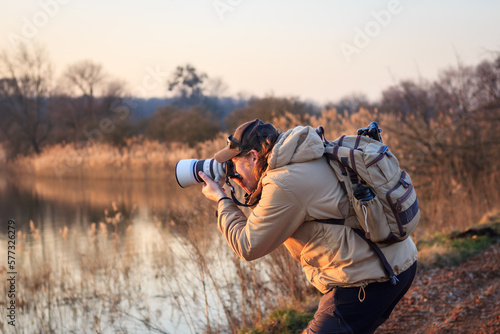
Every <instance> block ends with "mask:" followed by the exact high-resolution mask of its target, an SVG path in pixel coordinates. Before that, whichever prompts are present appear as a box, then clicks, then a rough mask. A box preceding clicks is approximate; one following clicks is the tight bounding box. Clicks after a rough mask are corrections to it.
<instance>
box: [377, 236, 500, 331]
mask: <svg viewBox="0 0 500 334" xmlns="http://www.w3.org/2000/svg"><path fill="white" fill-rule="evenodd" d="M383 333H426V334H427V333H488V334H490V333H500V245H498V244H497V245H493V246H490V247H489V248H487V249H486V250H485V251H483V252H482V253H481V254H478V255H475V256H473V257H471V258H469V259H468V260H467V261H465V262H464V263H462V264H460V265H459V266H456V267H449V268H437V269H431V270H422V271H420V272H417V277H416V278H415V282H414V283H413V285H412V287H411V288H410V290H409V291H408V293H407V294H406V296H405V298H404V299H403V300H402V301H401V302H400V303H399V305H398V306H397V307H396V309H395V310H394V312H393V313H392V315H391V318H390V319H389V320H388V321H387V322H386V323H385V324H384V325H382V326H381V327H380V328H379V329H378V330H377V332H376V334H383Z"/></svg>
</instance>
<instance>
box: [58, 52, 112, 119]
mask: <svg viewBox="0 0 500 334" xmlns="http://www.w3.org/2000/svg"><path fill="white" fill-rule="evenodd" d="M63 77H64V79H65V80H66V81H67V82H68V83H69V84H70V85H72V86H73V87H75V88H76V89H77V90H78V91H79V92H80V93H81V94H82V95H83V97H84V99H86V109H87V110H86V112H87V113H88V114H89V116H91V117H92V118H94V116H95V114H94V113H95V110H94V105H93V104H94V94H95V89H96V88H97V86H98V85H99V84H101V83H103V81H104V79H105V78H106V75H105V74H104V71H103V69H102V65H100V64H96V63H94V62H93V61H91V60H82V61H79V62H77V63H75V64H72V65H69V66H68V67H67V69H66V71H65V72H64V75H63Z"/></svg>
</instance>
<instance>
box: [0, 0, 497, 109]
mask: <svg viewBox="0 0 500 334" xmlns="http://www.w3.org/2000/svg"><path fill="white" fill-rule="evenodd" d="M16 38H18V39H19V38H21V39H27V40H29V41H36V42H37V43H38V44H41V45H43V46H44V47H45V48H46V50H47V52H48V55H49V57H50V59H51V60H52V62H53V64H54V67H55V71H56V74H57V75H60V74H61V72H62V71H63V70H64V69H65V68H66V66H68V65H69V64H72V63H75V62H78V61H81V60H84V59H91V60H93V61H94V62H97V63H100V64H102V66H103V68H104V69H105V71H106V72H107V73H108V74H109V75H110V77H114V78H117V79H121V80H124V81H126V82H127V83H128V88H129V91H130V93H131V94H133V95H136V96H142V97H150V96H156V97H165V96H166V95H167V90H166V85H165V84H164V82H165V81H166V79H167V77H168V75H170V74H171V73H172V72H173V71H174V70H175V68H176V67H177V66H178V65H184V64H186V63H190V64H192V65H193V66H194V67H196V68H197V69H198V70H199V71H201V72H205V73H207V74H208V76H209V77H212V78H221V79H222V80H223V81H224V83H225V84H226V85H227V86H228V88H229V89H228V91H227V94H226V95H236V94H238V93H244V94H246V95H247V96H249V95H256V96H260V97H262V96H265V95H266V94H271V93H273V94H274V95H275V96H296V97H299V98H301V99H303V100H311V101H316V102H318V103H325V102H328V101H336V100H338V99H340V98H341V97H343V96H345V95H349V94H351V93H364V94H366V95H367V96H368V97H369V98H370V99H371V100H376V99H379V98H380V96H381V91H382V90H383V89H385V88H387V87H389V86H390V85H392V84H394V83H397V82H398V81H400V80H402V79H417V78H418V77H419V76H421V77H423V78H425V79H429V80H432V79H435V78H436V77H437V75H438V72H439V71H440V70H444V69H446V68H448V67H450V66H456V65H457V59H460V60H461V61H462V62H463V63H464V64H465V65H476V64H478V63H479V62H481V61H482V60H484V59H492V57H493V56H492V53H491V52H492V51H497V52H498V51H500V1H493V0H474V1H463V0H458V1H457V0H455V1H451V0H445V1H436V0H435V1H431V0H421V1H417V0H399V1H398V0H381V1H378V0H377V1H375V0H374V1H363V2H362V1H352V0H351V1H347V0H338V1H335V0H330V1H327V0H308V1H305V0H303V1H298V0H275V1H273V0H267V1H265V0H220V1H214V0H163V1H160V0H141V1H132V0H101V1H97V0H1V1H0V49H2V50H6V51H7V52H8V51H9V50H10V49H11V48H12V40H14V39H16ZM155 78H156V80H155Z"/></svg>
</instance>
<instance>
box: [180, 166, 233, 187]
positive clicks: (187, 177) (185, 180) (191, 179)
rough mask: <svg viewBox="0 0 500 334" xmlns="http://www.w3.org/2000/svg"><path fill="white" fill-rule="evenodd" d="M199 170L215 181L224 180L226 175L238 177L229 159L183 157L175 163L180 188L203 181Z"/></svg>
mask: <svg viewBox="0 0 500 334" xmlns="http://www.w3.org/2000/svg"><path fill="white" fill-rule="evenodd" d="M200 171H201V172H203V173H205V174H206V175H208V177H210V178H211V179H212V180H215V181H221V180H225V178H226V176H227V177H231V178H238V177H239V175H238V173H236V172H235V171H234V163H233V162H232V161H231V160H228V161H226V162H223V163H220V162H217V161H216V160H215V159H206V160H197V159H185V160H179V161H178V162H177V164H176V165H175V179H176V180H177V184H178V185H179V186H180V187H181V188H186V187H190V186H194V185H196V184H199V183H203V179H202V178H201V177H200V176H199V175H198V172H200Z"/></svg>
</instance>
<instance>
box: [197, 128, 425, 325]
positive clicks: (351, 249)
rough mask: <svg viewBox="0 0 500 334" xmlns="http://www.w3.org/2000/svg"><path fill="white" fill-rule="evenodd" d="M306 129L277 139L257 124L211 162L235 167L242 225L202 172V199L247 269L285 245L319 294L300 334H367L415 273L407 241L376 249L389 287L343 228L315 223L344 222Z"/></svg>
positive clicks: (340, 197) (343, 201)
mask: <svg viewBox="0 0 500 334" xmlns="http://www.w3.org/2000/svg"><path fill="white" fill-rule="evenodd" d="M323 152H324V147H323V143H322V140H321V138H320V137H319V136H318V135H317V133H316V132H315V130H314V129H313V128H312V127H303V126H298V127H296V128H293V129H290V130H289V131H287V132H285V133H283V134H279V133H278V131H277V130H276V129H275V128H274V127H273V126H272V125H271V124H264V123H263V122H261V121H260V120H258V119H256V120H254V121H251V122H247V123H245V124H242V125H241V126H239V127H238V128H237V129H236V131H235V132H234V134H232V135H230V136H229V137H228V146H227V147H226V148H224V149H223V150H221V151H219V152H217V153H216V154H215V159H216V160H217V161H218V162H221V163H222V162H227V163H230V164H231V163H232V164H234V171H235V172H236V173H237V175H238V176H237V177H234V178H232V179H233V180H234V181H235V182H236V183H238V185H240V186H241V187H242V188H243V189H244V190H245V191H246V192H247V203H249V204H250V205H251V206H252V208H253V211H252V213H251V214H250V215H249V217H246V216H245V215H244V214H243V212H242V211H241V210H240V209H239V208H238V206H237V205H236V204H235V203H234V202H233V201H232V200H231V198H229V197H227V195H226V193H225V191H224V189H223V188H221V187H220V185H219V184H217V183H216V182H214V181H212V180H211V179H210V178H209V177H207V176H206V175H205V174H204V173H203V172H200V177H202V178H203V180H204V181H205V185H204V186H203V190H202V192H203V194H204V195H205V196H206V197H207V198H208V199H210V200H213V201H217V202H218V228H219V230H220V231H221V233H222V234H223V235H224V237H225V238H226V240H227V242H228V243H229V245H230V247H231V248H232V249H233V251H234V252H235V253H236V254H238V256H239V257H241V258H242V259H244V260H246V261H251V260H254V259H257V258H260V257H262V256H264V255H266V254H269V253H270V252H272V251H273V250H274V249H276V248H277V247H278V246H280V245H281V244H283V243H284V244H285V246H286V247H287V249H288V251H289V252H290V254H291V255H292V256H293V257H294V258H295V259H296V260H297V261H299V262H300V263H301V265H302V267H303V269H304V272H305V274H306V277H307V279H308V280H309V282H310V283H311V284H312V285H314V286H315V287H316V288H317V289H318V290H319V291H321V292H322V293H324V296H323V297H322V298H321V300H320V304H319V307H318V310H317V312H316V314H315V316H314V320H312V321H311V322H310V323H309V326H308V328H307V330H306V331H305V332H306V333H373V332H374V331H375V330H376V328H377V327H378V326H380V325H381V324H382V323H383V322H384V321H385V320H387V319H388V318H389V315H390V314H391V312H392V310H393V309H394V307H395V306H396V304H397V303H398V302H399V300H400V299H401V298H402V297H403V295H404V294H405V293H406V292H407V291H408V289H409V287H410V285H411V283H412V281H413V278H414V276H415V271H416V260H417V249H416V247H415V244H414V243H413V241H412V240H411V238H407V239H405V240H404V241H402V242H398V243H395V244H392V245H388V246H383V247H380V249H381V250H382V252H383V254H384V255H385V257H386V258H387V260H388V262H389V263H390V264H391V266H392V269H393V270H394V272H395V274H396V275H397V278H398V280H399V282H398V283H397V284H396V285H393V284H391V283H390V282H389V281H388V278H387V276H386V274H385V272H384V268H383V266H382V264H381V262H380V259H379V257H378V256H377V255H376V253H375V252H374V251H372V249H371V248H370V246H369V245H368V244H367V243H366V241H364V240H363V239H362V238H361V237H359V236H358V235H357V234H356V233H355V232H354V231H353V230H352V229H351V228H350V227H348V226H345V225H343V224H325V223H324V222H321V221H320V220H326V219H329V220H331V219H334V220H337V221H342V220H343V219H346V220H347V219H356V218H355V217H354V216H349V207H350V205H349V199H348V197H347V195H346V194H345V193H344V191H343V189H342V187H341V185H340V183H339V181H338V179H337V177H336V176H335V174H334V172H333V170H332V169H331V167H330V166H329V164H328V163H327V162H326V160H325V159H324V158H323Z"/></svg>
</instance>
